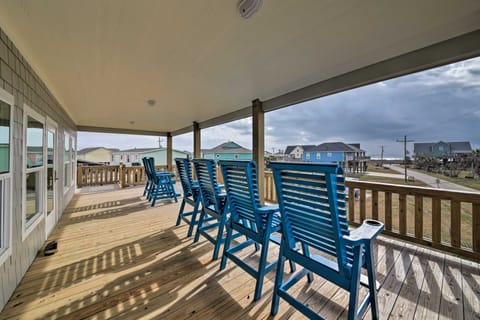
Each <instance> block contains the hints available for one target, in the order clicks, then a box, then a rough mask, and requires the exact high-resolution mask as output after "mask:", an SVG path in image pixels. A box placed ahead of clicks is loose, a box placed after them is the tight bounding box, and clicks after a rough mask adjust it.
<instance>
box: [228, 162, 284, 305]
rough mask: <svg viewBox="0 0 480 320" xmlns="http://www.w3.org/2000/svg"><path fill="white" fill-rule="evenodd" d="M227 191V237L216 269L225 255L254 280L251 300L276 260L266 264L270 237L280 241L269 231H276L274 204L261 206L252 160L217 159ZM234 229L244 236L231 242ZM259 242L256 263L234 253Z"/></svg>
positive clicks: (256, 297) (258, 297) (278, 241)
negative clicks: (243, 238) (251, 262)
mask: <svg viewBox="0 0 480 320" xmlns="http://www.w3.org/2000/svg"><path fill="white" fill-rule="evenodd" d="M219 163H220V167H221V168H222V175H223V179H224V182H225V189H226V191H227V199H228V205H229V209H230V218H229V219H228V222H227V238H226V241H225V246H224V251H223V256H222V262H221V265H220V269H224V268H225V266H226V264H227V258H228V259H230V260H232V261H233V262H234V263H235V264H237V265H238V266H239V267H241V268H242V269H244V270H245V271H246V272H247V273H249V274H250V275H252V276H253V277H254V278H255V279H256V280H257V283H256V286H255V295H254V301H256V300H259V299H260V298H261V296H262V286H263V280H264V277H265V275H266V274H267V273H268V272H270V271H271V270H273V269H274V268H275V266H276V265H277V260H275V261H272V262H271V263H269V264H267V255H268V247H269V244H270V240H272V241H273V242H275V243H277V244H280V239H279V237H278V236H277V237H275V236H274V235H273V233H274V232H278V231H280V216H279V214H278V206H277V205H274V206H262V205H261V203H260V197H259V193H258V180H257V167H256V164H255V162H254V161H227V160H221V161H219ZM234 230H235V231H237V232H238V233H239V234H243V235H245V236H246V238H247V240H246V241H244V242H239V243H238V244H236V245H235V246H231V242H232V233H233V231H234ZM252 244H253V245H255V248H256V249H257V250H258V245H261V253H260V261H259V263H258V266H252V265H250V264H248V263H246V262H244V261H243V260H242V259H241V258H239V257H237V256H236V255H235V253H237V252H238V251H240V250H242V249H244V248H246V247H248V246H249V245H252Z"/></svg>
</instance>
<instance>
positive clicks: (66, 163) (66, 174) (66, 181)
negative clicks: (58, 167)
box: [63, 132, 70, 193]
mask: <svg viewBox="0 0 480 320" xmlns="http://www.w3.org/2000/svg"><path fill="white" fill-rule="evenodd" d="M64 145H65V148H64V149H65V150H64V156H63V158H64V159H63V187H64V188H63V192H64V193H65V192H67V190H68V188H69V187H70V135H69V134H68V133H66V132H65V140H64Z"/></svg>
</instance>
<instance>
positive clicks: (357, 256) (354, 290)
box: [348, 245, 363, 320]
mask: <svg viewBox="0 0 480 320" xmlns="http://www.w3.org/2000/svg"><path fill="white" fill-rule="evenodd" d="M362 251H363V245H359V246H355V247H354V248H353V262H352V270H351V277H352V278H351V279H350V290H349V291H350V301H349V304H348V319H349V320H354V319H357V306H358V292H359V289H360V273H361V268H362V265H361V262H362Z"/></svg>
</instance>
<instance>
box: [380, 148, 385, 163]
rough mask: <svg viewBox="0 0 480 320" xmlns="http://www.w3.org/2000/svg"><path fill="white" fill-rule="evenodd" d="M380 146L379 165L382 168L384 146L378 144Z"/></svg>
mask: <svg viewBox="0 0 480 320" xmlns="http://www.w3.org/2000/svg"><path fill="white" fill-rule="evenodd" d="M380 148H382V153H381V155H380V167H382V168H383V149H384V148H385V146H383V145H382V146H380Z"/></svg>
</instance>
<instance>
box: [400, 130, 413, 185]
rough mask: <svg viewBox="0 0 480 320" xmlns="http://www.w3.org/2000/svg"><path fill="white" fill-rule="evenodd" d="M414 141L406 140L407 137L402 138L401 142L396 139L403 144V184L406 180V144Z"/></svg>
mask: <svg viewBox="0 0 480 320" xmlns="http://www.w3.org/2000/svg"><path fill="white" fill-rule="evenodd" d="M413 141H414V140H407V135H405V136H404V137H403V140H400V139H397V142H403V167H404V168H405V182H407V181H408V179H407V142H413Z"/></svg>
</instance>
